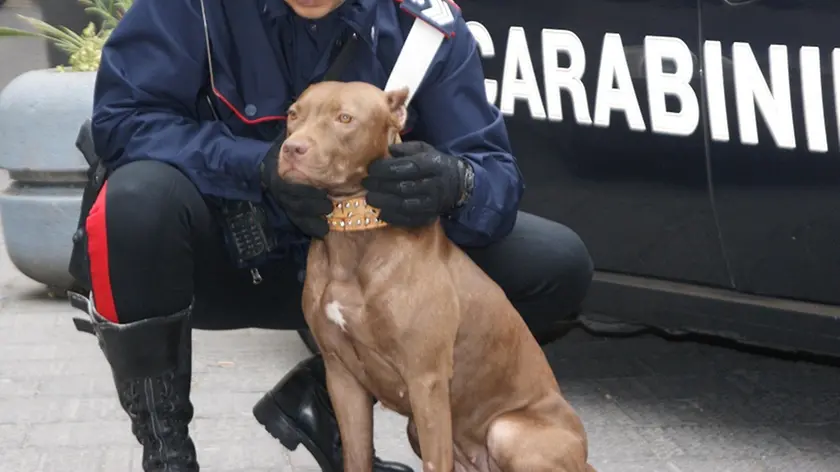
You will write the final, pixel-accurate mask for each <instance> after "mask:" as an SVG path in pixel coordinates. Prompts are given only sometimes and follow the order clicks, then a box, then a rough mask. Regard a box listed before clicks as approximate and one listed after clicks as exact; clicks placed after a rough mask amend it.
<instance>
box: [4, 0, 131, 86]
mask: <svg viewBox="0 0 840 472" xmlns="http://www.w3.org/2000/svg"><path fill="white" fill-rule="evenodd" d="M78 2H79V3H80V4H82V5H84V6H85V12H86V13H88V14H89V15H91V16H94V17H97V18H99V19H100V20H101V26H99V27H98V28H97V26H96V25H95V24H94V23H93V22H91V23H89V24H88V26H87V27H86V28H85V29H84V30H82V32H81V34H79V33H76V32H74V31H72V30H70V29H69V28H66V27H64V26H53V25H50V24H48V23H46V22H44V21H41V20H39V19H37V18H31V17H28V16H23V15H18V17H19V18H20V19H21V20H23V21H25V22H26V23H28V24H29V26H30V27H32V29H33V30H34V31H27V30H22V29H17V28H4V27H0V37H4V36H5V37H10V36H24V37H36V38H44V39H46V40H47V41H50V42H51V43H53V44H54V45H55V46H56V47H57V48H59V49H61V50H63V51H65V52H67V54H69V55H70V59H69V60H68V64H67V65H68V66H69V67H70V69H71V70H73V71H79V72H84V71H95V70H97V69H99V59H100V58H101V56H102V46H103V45H104V44H105V41H106V40H107V39H108V36H110V35H111V31H113V30H114V28H116V26H117V23H119V22H120V20H121V19H122V17H123V15H125V12H126V11H127V10H128V9H129V8H131V5H132V3H133V2H134V0H78ZM58 69H59V70H61V71H63V70H64V67H63V66H59V67H58Z"/></svg>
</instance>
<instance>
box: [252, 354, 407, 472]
mask: <svg viewBox="0 0 840 472" xmlns="http://www.w3.org/2000/svg"><path fill="white" fill-rule="evenodd" d="M254 416H255V417H256V418H257V421H258V422H259V423H260V424H261V425H263V426H264V427H265V429H266V431H268V432H269V434H271V435H272V436H274V438H276V439H277V440H279V441H280V443H281V444H282V445H283V446H284V447H285V448H286V449H289V450H290V451H294V450H295V449H297V447H298V445H299V444H303V446H304V447H305V448H306V449H308V450H309V452H310V453H312V456H313V457H315V460H316V461H317V462H318V465H320V466H321V470H323V471H324V472H343V471H344V466H343V464H342V462H343V461H342V457H341V439H340V437H339V432H338V423H337V422H336V419H335V412H334V411H333V409H332V403H330V397H329V394H328V393H327V387H326V373H325V371H324V361H323V359H322V358H321V356H313V357H311V358H309V359H307V360H305V361H303V362H301V363H300V364H298V365H297V366H296V367H295V368H294V369H292V371H291V372H289V373H288V374H286V376H285V377H284V378H283V380H281V381H280V382H279V383H278V384H277V385H276V386H275V387H274V388H273V389H271V391H269V392H268V393H266V394H265V395H264V396H263V397H262V399H261V400H260V401H259V402H257V404H256V405H255V406H254ZM373 470H374V472H413V470H414V469H412V468H411V467H408V466H406V465H403V464H400V463H398V462H385V461H383V460H381V459H379V458H376V457H374V461H373Z"/></svg>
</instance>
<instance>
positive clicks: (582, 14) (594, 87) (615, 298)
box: [459, 0, 840, 355]
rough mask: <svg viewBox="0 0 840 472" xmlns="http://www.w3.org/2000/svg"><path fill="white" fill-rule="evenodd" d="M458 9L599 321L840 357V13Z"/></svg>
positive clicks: (535, 191)
mask: <svg viewBox="0 0 840 472" xmlns="http://www.w3.org/2000/svg"><path fill="white" fill-rule="evenodd" d="M459 4H460V6H461V8H462V10H463V12H464V16H465V17H466V18H467V19H468V20H471V23H470V28H471V30H472V32H473V34H474V35H475V36H476V38H477V40H478V43H479V47H480V49H481V52H482V55H483V57H484V65H485V73H486V75H487V79H488V80H487V82H486V92H487V95H488V99H489V100H490V101H492V102H494V103H496V104H497V105H499V107H500V108H501V110H502V112H503V113H504V115H505V117H506V121H507V125H508V129H509V133H510V137H511V140H512V143H513V150H514V154H515V155H516V156H517V158H518V160H519V163H520V167H521V169H522V172H523V174H524V176H525V180H526V183H527V190H526V192H525V196H524V200H523V206H524V209H525V210H526V211H531V212H534V213H537V214H539V215H542V216H545V217H548V218H551V219H554V220H557V221H561V222H563V223H565V224H567V225H569V226H571V227H572V228H573V229H574V230H575V231H577V232H578V233H579V234H580V235H581V236H582V238H583V239H584V241H585V242H586V244H587V245H588V247H589V249H590V251H591V253H592V256H593V258H594V260H595V264H596V267H597V275H596V280H595V283H594V285H593V288H592V289H591V292H590V294H589V297H588V300H587V311H588V312H589V313H590V315H591V316H609V317H612V318H618V319H622V320H625V321H632V322H635V323H640V324H645V325H654V326H658V327H660V328H664V329H665V330H667V331H671V332H685V331H691V332H698V333H706V334H712V335H716V336H724V337H727V338H731V339H735V340H737V341H741V342H746V343H755V344H763V345H770V346H773V347H777V348H782V349H787V350H806V351H812V352H816V353H823V354H835V355H838V354H840V339H838V338H840V249H838V246H840V132H839V131H838V129H839V128H838V110H839V109H840V35H838V34H837V25H838V24H840V3H838V2H837V1H836V0H558V1H552V2H548V1H544V0H520V1H518V2H516V3H515V6H514V5H513V3H511V2H510V1H503V0H461V1H460V2H459Z"/></svg>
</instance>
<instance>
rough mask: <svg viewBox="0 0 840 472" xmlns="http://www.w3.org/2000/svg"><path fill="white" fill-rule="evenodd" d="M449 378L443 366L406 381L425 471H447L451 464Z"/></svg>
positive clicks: (448, 471)
mask: <svg viewBox="0 0 840 472" xmlns="http://www.w3.org/2000/svg"><path fill="white" fill-rule="evenodd" d="M449 379H450V375H448V374H447V372H446V369H442V368H439V369H436V370H434V371H431V372H427V373H423V374H419V375H417V376H416V377H414V378H413V379H410V380H409V381H408V382H407V383H408V395H409V400H410V401H411V417H412V418H413V420H414V425H415V427H416V428H417V437H418V439H419V442H420V452H421V456H422V460H423V470H424V471H425V472H451V471H452V470H453V467H454V465H453V462H452V461H453V458H452V454H453V451H452V448H453V442H452V410H451V406H450V403H449Z"/></svg>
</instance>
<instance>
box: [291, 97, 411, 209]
mask: <svg viewBox="0 0 840 472" xmlns="http://www.w3.org/2000/svg"><path fill="white" fill-rule="evenodd" d="M407 97H408V89H407V88H404V89H401V90H397V91H393V92H384V91H382V90H380V89H379V88H377V87H376V86H374V85H370V84H367V83H363V82H351V83H342V82H320V83H318V84H315V85H312V86H310V87H309V88H307V89H306V91H304V93H303V94H302V95H301V96H300V98H299V99H298V100H297V101H296V102H295V103H294V104H293V105H292V106H291V107H290V108H289V112H288V115H287V128H286V141H285V142H284V143H283V146H282V147H281V150H280V156H279V159H278V169H277V171H278V172H279V173H280V177H281V178H283V179H284V180H286V181H289V182H294V183H305V184H309V185H312V186H314V187H318V188H322V189H325V190H326V191H327V192H328V193H329V194H330V195H331V196H334V197H344V196H350V195H356V194H358V193H360V192H361V191H362V179H363V178H364V177H365V176H366V175H367V167H368V165H369V164H370V163H371V162H373V161H374V160H376V159H379V158H382V157H385V156H386V154H387V152H388V146H389V145H390V144H393V143H394V142H396V141H397V140H398V139H399V133H400V131H401V130H402V128H403V126H404V125H405V120H406V114H407V112H406V99H407Z"/></svg>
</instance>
